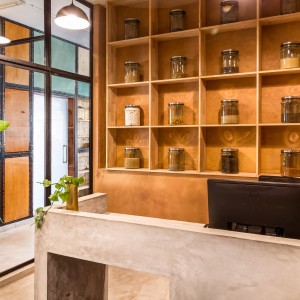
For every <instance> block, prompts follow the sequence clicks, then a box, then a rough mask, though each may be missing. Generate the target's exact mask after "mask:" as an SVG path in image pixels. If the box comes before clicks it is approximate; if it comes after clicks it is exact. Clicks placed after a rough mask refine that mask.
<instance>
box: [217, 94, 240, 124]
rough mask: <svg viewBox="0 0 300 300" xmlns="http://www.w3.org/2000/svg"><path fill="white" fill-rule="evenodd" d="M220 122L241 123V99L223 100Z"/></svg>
mask: <svg viewBox="0 0 300 300" xmlns="http://www.w3.org/2000/svg"><path fill="white" fill-rule="evenodd" d="M219 123H220V124H238V123H239V101H238V100H236V99H223V100H221V107H220V110H219Z"/></svg>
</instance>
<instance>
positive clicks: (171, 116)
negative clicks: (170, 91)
mask: <svg viewBox="0 0 300 300" xmlns="http://www.w3.org/2000/svg"><path fill="white" fill-rule="evenodd" d="M183 107H184V103H183V102H170V103H169V104H168V108H169V109H168V120H169V122H168V123H169V125H183Z"/></svg>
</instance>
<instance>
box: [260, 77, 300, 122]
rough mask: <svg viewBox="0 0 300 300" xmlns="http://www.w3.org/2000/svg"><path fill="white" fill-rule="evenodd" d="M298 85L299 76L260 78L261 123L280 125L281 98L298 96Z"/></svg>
mask: <svg viewBox="0 0 300 300" xmlns="http://www.w3.org/2000/svg"><path fill="white" fill-rule="evenodd" d="M299 83H300V75H299V74H293V75H284V76H272V77H263V78H262V90H261V104H260V110H261V115H260V122H261V123H281V97H284V96H292V95H293V96H296V95H297V96H298V95H300V85H299Z"/></svg>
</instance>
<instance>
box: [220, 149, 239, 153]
mask: <svg viewBox="0 0 300 300" xmlns="http://www.w3.org/2000/svg"><path fill="white" fill-rule="evenodd" d="M221 152H236V153H237V152H239V149H234V148H222V149H221Z"/></svg>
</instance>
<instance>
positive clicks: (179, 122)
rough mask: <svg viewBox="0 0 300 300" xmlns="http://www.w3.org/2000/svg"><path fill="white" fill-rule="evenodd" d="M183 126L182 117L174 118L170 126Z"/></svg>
mask: <svg viewBox="0 0 300 300" xmlns="http://www.w3.org/2000/svg"><path fill="white" fill-rule="evenodd" d="M182 124H183V119H182V118H181V117H179V118H176V117H173V119H172V120H171V123H170V125H182Z"/></svg>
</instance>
